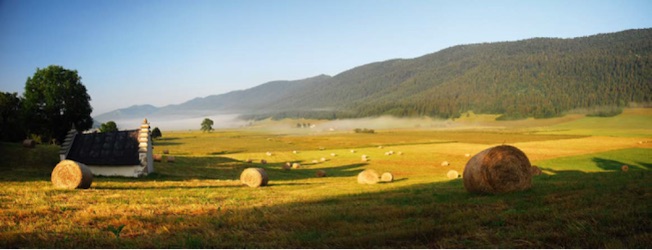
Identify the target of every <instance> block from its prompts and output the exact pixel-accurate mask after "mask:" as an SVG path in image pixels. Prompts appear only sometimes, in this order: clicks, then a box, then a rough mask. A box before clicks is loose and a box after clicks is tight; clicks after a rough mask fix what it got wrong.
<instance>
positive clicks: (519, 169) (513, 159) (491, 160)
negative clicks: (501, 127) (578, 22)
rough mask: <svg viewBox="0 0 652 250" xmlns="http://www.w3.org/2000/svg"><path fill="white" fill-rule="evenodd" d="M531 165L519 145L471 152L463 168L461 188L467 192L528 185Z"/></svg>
mask: <svg viewBox="0 0 652 250" xmlns="http://www.w3.org/2000/svg"><path fill="white" fill-rule="evenodd" d="M531 168H532V165H531V164H530V160H529V159H528V158H527V156H526V155H525V153H523V151H521V150H520V149H518V148H516V147H513V146H509V145H501V146H496V147H492V148H488V149H485V150H483V151H482V152H480V153H478V154H476V155H474V156H473V157H472V158H471V159H469V161H468V162H467V163H466V167H465V168H464V188H466V190H467V191H469V192H471V193H490V194H497V193H506V192H514V191H523V190H527V189H530V188H531V187H532V173H531Z"/></svg>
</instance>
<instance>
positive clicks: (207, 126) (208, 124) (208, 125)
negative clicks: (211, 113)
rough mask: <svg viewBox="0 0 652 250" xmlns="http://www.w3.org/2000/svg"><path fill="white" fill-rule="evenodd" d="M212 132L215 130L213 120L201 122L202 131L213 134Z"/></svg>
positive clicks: (206, 119)
mask: <svg viewBox="0 0 652 250" xmlns="http://www.w3.org/2000/svg"><path fill="white" fill-rule="evenodd" d="M212 130H213V120H211V119H208V118H205V119H204V121H202V122H201V131H203V132H211V131H212Z"/></svg>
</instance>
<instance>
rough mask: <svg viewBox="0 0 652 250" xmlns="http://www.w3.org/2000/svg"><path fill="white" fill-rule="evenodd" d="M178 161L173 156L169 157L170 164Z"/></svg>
mask: <svg viewBox="0 0 652 250" xmlns="http://www.w3.org/2000/svg"><path fill="white" fill-rule="evenodd" d="M176 159H177V158H176V157H174V156H171V155H168V157H167V160H168V162H170V163H173V162H174V161H175V160H176Z"/></svg>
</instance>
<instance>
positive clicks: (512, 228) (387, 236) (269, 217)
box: [0, 163, 652, 248]
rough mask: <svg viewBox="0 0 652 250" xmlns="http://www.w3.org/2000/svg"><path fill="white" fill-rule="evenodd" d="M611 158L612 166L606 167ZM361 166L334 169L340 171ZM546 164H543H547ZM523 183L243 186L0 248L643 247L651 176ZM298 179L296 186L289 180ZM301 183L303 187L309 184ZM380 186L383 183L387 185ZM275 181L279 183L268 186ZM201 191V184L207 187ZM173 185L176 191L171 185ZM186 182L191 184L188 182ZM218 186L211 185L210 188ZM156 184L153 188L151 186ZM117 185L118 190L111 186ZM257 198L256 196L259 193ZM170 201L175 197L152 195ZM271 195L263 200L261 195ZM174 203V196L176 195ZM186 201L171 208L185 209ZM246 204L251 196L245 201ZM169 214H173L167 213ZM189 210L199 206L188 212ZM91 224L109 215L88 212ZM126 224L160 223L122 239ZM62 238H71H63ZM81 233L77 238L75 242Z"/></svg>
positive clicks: (562, 175)
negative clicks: (300, 194)
mask: <svg viewBox="0 0 652 250" xmlns="http://www.w3.org/2000/svg"><path fill="white" fill-rule="evenodd" d="M608 164H614V163H608ZM357 167H361V164H354V165H347V166H342V167H340V169H339V171H343V172H346V171H348V170H350V169H352V168H357ZM547 170H548V169H547ZM548 171H551V172H554V175H540V176H536V177H534V179H533V188H532V189H530V190H527V191H523V192H516V193H507V194H500V195H476V194H470V193H467V192H466V191H465V190H464V187H463V183H462V180H461V179H455V180H452V181H447V182H433V183H425V184H416V185H411V186H406V187H397V188H395V189H390V190H384V191H378V189H377V188H376V187H377V186H374V185H359V189H360V190H361V192H360V193H356V194H349V195H339V196H335V197H327V198H323V199H321V200H312V201H305V200H301V201H296V202H291V203H274V202H264V203H260V202H258V201H257V200H254V199H250V198H242V197H248V196H249V195H254V194H256V193H258V194H260V193H263V194H265V195H283V194H276V193H277V192H285V191H284V190H283V189H275V188H274V187H275V186H277V185H271V186H270V187H262V188H256V189H247V188H243V192H244V193H239V197H240V199H239V200H238V206H241V207H246V208H239V209H220V208H219V207H220V206H221V205H220V204H221V203H220V202H227V200H229V199H232V198H233V197H231V196H224V197H223V198H224V199H225V200H224V201H220V200H221V199H222V197H221V196H219V197H215V198H211V199H212V200H211V201H215V203H213V202H210V203H211V206H207V208H206V211H201V210H197V211H187V212H181V213H179V212H176V213H171V212H168V213H166V212H165V211H166V210H165V209H168V210H169V209H171V208H161V209H164V210H163V211H162V213H164V214H165V216H161V215H157V214H152V215H150V214H147V213H145V214H142V215H138V216H132V217H129V216H126V217H124V218H127V219H125V220H126V221H128V224H129V225H127V227H126V229H125V236H124V237H123V238H120V239H119V240H116V239H115V238H112V237H109V236H111V235H110V234H108V233H107V235H108V236H107V237H98V236H97V235H94V233H95V231H93V230H92V229H84V228H83V227H81V229H79V228H75V229H70V230H71V231H59V232H57V233H52V234H47V233H46V234H43V233H15V234H5V235H4V237H3V239H0V246H4V247H22V248H44V247H45V248H193V247H194V248H647V247H649V244H650V238H649V232H650V231H651V230H652V221H651V220H650V218H651V217H650V215H651V214H650V210H649V205H650V202H649V197H650V194H651V193H652V186H650V185H649V182H650V181H652V172H650V171H647V170H643V169H633V170H632V171H629V172H597V173H584V172H581V171H553V170H548ZM294 184H296V185H303V184H301V183H300V182H299V183H294ZM313 184H314V183H311V184H310V185H313ZM385 185H392V183H388V184H385ZM278 186H281V185H278ZM207 187H209V188H211V186H210V185H208V186H207ZM171 188H176V187H171ZM188 188H196V187H188ZM220 188H222V187H219V188H215V189H216V192H219V189H220ZM152 189H156V188H152ZM116 190H118V191H119V189H116ZM262 197H266V196H262ZM161 198H175V197H161ZM270 199H273V196H272V197H270ZM179 202H181V201H179ZM194 202H196V201H190V203H184V204H175V205H179V206H186V207H187V206H188V205H191V204H195V203H194ZM249 202H253V204H254V205H252V204H251V203H249ZM171 211H176V210H171ZM198 211H199V212H198ZM91 219H92V220H93V223H94V224H93V225H98V226H95V227H106V225H108V224H110V223H111V221H112V220H114V219H115V218H113V217H110V216H107V217H92V218H91ZM131 225H154V226H153V228H156V229H158V228H166V230H158V231H156V233H145V234H135V235H129V232H130V231H129V230H131V228H129V227H131ZM64 239H81V240H76V241H72V242H71V241H66V240H64ZM84 239H85V240H84Z"/></svg>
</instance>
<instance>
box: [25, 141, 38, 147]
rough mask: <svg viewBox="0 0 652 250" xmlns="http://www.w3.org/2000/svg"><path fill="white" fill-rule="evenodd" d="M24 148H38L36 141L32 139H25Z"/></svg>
mask: <svg viewBox="0 0 652 250" xmlns="http://www.w3.org/2000/svg"><path fill="white" fill-rule="evenodd" d="M23 147H26V148H34V147H36V141H34V140H32V139H25V140H23Z"/></svg>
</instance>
